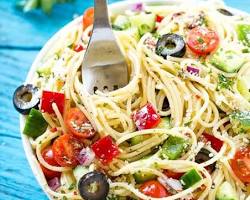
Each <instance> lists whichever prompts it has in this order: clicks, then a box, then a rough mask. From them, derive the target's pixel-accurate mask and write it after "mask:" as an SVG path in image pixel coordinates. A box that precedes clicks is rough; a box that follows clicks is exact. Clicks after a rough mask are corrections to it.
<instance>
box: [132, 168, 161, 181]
mask: <svg viewBox="0 0 250 200" xmlns="http://www.w3.org/2000/svg"><path fill="white" fill-rule="evenodd" d="M133 176H134V178H135V181H136V183H144V182H145V181H149V180H153V179H155V178H156V176H155V175H154V174H151V173H147V172H142V171H139V172H136V173H135V174H134V175H133Z"/></svg>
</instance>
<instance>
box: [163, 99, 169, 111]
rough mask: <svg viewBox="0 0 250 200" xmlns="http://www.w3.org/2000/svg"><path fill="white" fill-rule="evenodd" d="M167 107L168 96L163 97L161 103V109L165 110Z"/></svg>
mask: <svg viewBox="0 0 250 200" xmlns="http://www.w3.org/2000/svg"><path fill="white" fill-rule="evenodd" d="M168 109H169V102H168V98H164V101H163V104H162V110H163V111H167V110H168Z"/></svg>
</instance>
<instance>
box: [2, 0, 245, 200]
mask: <svg viewBox="0 0 250 200" xmlns="http://www.w3.org/2000/svg"><path fill="white" fill-rule="evenodd" d="M115 1H117V0H112V1H111V0H110V1H109V2H115ZM226 3H227V4H228V5H230V6H232V7H235V8H239V9H242V10H245V11H248V12H250V1H249V0H240V1H238V0H226ZM14 5H15V0H0V200H5V199H8V200H21V199H22V200H44V199H47V198H46V196H45V194H44V193H43V192H42V191H41V189H40V187H39V185H38V184H37V182H36V180H35V178H34V176H33V174H32V172H31V169H30V167H29V165H28V162H27V160H26V158H25V155H24V151H23V148H22V144H21V138H20V133H19V120H18V114H17V113H16V112H15V110H14V109H13V106H12V100H11V99H12V94H13V91H14V90H15V88H16V87H17V86H18V85H20V84H21V83H22V82H23V81H24V80H25V77H26V74H27V72H28V70H29V67H30V65H31V63H32V61H33V60H34V58H35V56H36V54H37V53H38V49H39V48H41V47H42V46H43V44H44V43H45V42H46V41H47V40H48V39H49V38H50V37H51V36H52V35H53V34H54V33H55V32H56V31H57V30H58V29H59V28H61V27H62V26H63V25H65V24H66V23H68V22H69V21H70V20H71V19H72V16H73V15H74V14H78V15H79V14H81V13H82V11H83V10H84V9H86V8H87V7H89V6H91V5H92V1H91V0H76V1H75V2H74V3H73V4H67V5H59V6H56V7H55V9H54V11H53V13H52V14H51V15H50V16H46V15H44V14H43V13H42V12H40V11H35V12H31V13H26V14H23V13H21V12H20V11H18V10H16V9H15V6H14Z"/></svg>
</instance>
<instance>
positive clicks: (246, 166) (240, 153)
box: [231, 147, 250, 183]
mask: <svg viewBox="0 0 250 200" xmlns="http://www.w3.org/2000/svg"><path fill="white" fill-rule="evenodd" d="M231 167H232V169H233V172H234V173H235V175H236V176H237V177H238V178H239V179H240V180H241V181H242V182H244V183H250V147H245V148H244V147H242V148H240V149H238V150H237V151H236V153H235V155H234V158H233V159H232V160H231Z"/></svg>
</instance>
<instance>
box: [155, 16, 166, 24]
mask: <svg viewBox="0 0 250 200" xmlns="http://www.w3.org/2000/svg"><path fill="white" fill-rule="evenodd" d="M163 19H164V17H163V16H160V15H156V22H158V23H161V21H162V20H163Z"/></svg>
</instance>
